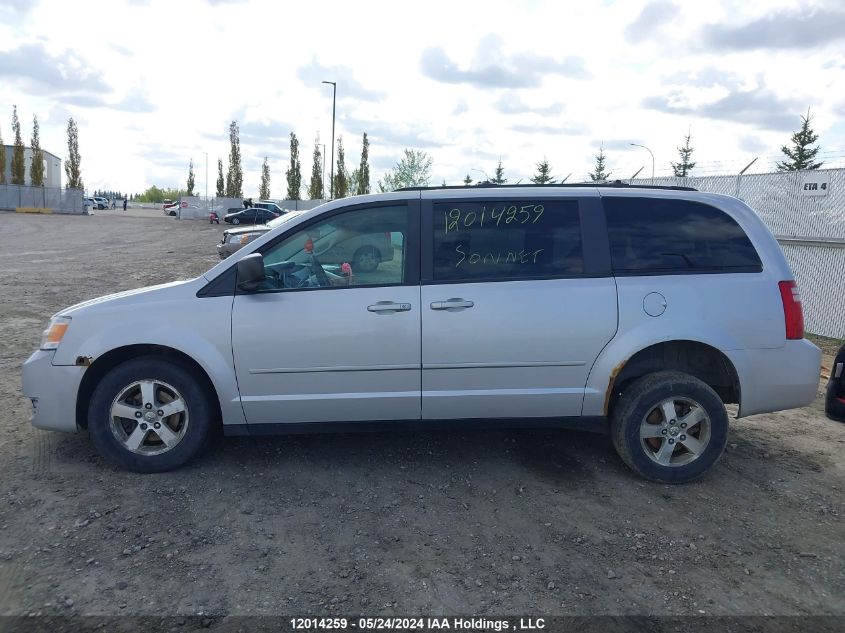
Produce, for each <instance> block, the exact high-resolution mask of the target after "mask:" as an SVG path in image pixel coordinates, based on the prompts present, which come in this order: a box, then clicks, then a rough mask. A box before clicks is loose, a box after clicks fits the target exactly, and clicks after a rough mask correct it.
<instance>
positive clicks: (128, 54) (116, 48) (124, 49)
mask: <svg viewBox="0 0 845 633" xmlns="http://www.w3.org/2000/svg"><path fill="white" fill-rule="evenodd" d="M109 48H111V49H112V50H113V51H117V52H118V53H120V54H121V55H123V56H125V57H131V56H132V49H131V48H127V47H125V46H121V45H120V44H115V43H114V42H109Z"/></svg>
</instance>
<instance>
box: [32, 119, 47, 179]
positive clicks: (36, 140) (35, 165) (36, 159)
mask: <svg viewBox="0 0 845 633" xmlns="http://www.w3.org/2000/svg"><path fill="white" fill-rule="evenodd" d="M30 147H31V148H32V167H30V169H29V181H30V183H32V186H33V187H43V186H44V151H43V150H42V149H41V137H40V136H39V134H38V117H37V116H35V115H33V117H32V142H31V143H30Z"/></svg>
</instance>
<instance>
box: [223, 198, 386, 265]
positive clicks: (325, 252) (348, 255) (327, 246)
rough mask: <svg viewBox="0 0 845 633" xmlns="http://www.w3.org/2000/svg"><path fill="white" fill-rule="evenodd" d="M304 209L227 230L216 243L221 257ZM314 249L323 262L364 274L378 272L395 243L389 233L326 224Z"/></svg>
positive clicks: (227, 255) (226, 255)
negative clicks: (345, 228) (359, 230)
mask: <svg viewBox="0 0 845 633" xmlns="http://www.w3.org/2000/svg"><path fill="white" fill-rule="evenodd" d="M302 213H303V211H290V212H288V213H286V214H285V215H283V216H281V217H278V218H276V219H275V220H271V221H270V222H268V223H267V224H266V225H264V226H253V227H245V228H238V229H227V230H226V231H224V232H223V238H222V240H221V241H220V243H219V244H218V245H217V254H218V255H219V256H220V259H225V258H226V257H229V256H230V255H231V254H232V253H234V252H235V251H237V250H238V249H240V248H242V247H244V246H245V245H246V244H249V242H251V241H252V240H254V239H255V238H256V237H259V236H261V235H263V234H264V233H266V232H267V231H270V230H272V229H274V228H276V227H277V226H279V225H280V224H282V223H283V222H286V221H287V220H288V219H291V218H292V217H296V216H298V215H300V214H302ZM314 252H315V253H316V254H317V255H318V256H319V258H320V261H321V262H322V263H323V264H335V265H338V266H339V265H341V264H343V263H349V264H350V265H351V267H352V270H353V271H355V272H361V273H371V272H373V271H375V270H376V269H377V268H378V267H379V264H381V263H382V262H389V261H392V260H393V244H392V243H391V235H390V233H389V232H384V233H372V234H369V235H361V234H358V233H353V234H350V233H349V232H346V231H341V230H337V229H336V228H335V227H333V226H332V225H330V224H327V225H326V226H325V227H324V228H323V230H322V231H321V235H320V237H319V238H318V239H316V241H314Z"/></svg>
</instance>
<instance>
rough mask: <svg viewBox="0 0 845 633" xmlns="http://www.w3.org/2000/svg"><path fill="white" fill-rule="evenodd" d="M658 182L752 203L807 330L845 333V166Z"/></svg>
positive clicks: (657, 182)
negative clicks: (795, 290) (776, 247)
mask: <svg viewBox="0 0 845 633" xmlns="http://www.w3.org/2000/svg"><path fill="white" fill-rule="evenodd" d="M629 182H637V183H642V184H650V183H651V180H650V179H644V180H643V179H640V180H638V181H629ZM654 184H655V185H676V186H685V187H694V188H695V189H698V190H699V191H707V192H711V193H724V194H727V195H731V196H736V197H737V198H740V199H741V200H743V201H744V202H745V203H746V204H748V205H749V206H750V207H751V208H752V209H754V210H755V211H756V212H757V214H758V215H759V216H760V218H761V219H762V220H763V222H765V223H766V225H767V226H768V227H769V229H770V230H771V231H772V233H774V234H775V237H776V238H777V240H778V242H780V244H781V248H782V249H783V252H784V255H786V259H787V260H788V261H789V265H790V266H791V267H792V272H793V273H794V274H795V278H796V280H797V281H798V285H799V287H800V288H801V297H802V300H803V303H804V317H805V319H806V326H807V331H808V332H812V333H814V334H820V335H822V336H830V337H834V338H839V339H842V338H845V301H843V295H845V282H843V277H845V273H843V271H845V169H819V170H814V171H798V172H776V173H770V174H749V175H744V176H705V177H698V178H697V177H691V178H655V179H654Z"/></svg>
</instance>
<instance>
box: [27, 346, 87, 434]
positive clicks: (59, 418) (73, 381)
mask: <svg viewBox="0 0 845 633" xmlns="http://www.w3.org/2000/svg"><path fill="white" fill-rule="evenodd" d="M54 354H55V352H53V351H48V352H45V351H42V350H38V351H37V352H34V353H33V354H32V356H30V357H29V358H28V359H27V360H26V362H25V363H24V364H23V368H22V369H21V384H22V391H23V394H24V396H26V397H27V398H30V399H31V400H32V401H33V403H32V404H33V407H32V418H31V419H30V422H31V423H32V426H34V427H36V428H39V429H46V430H48V431H65V432H70V433H74V432H76V431H77V430H78V429H77V427H76V396H77V394H78V393H79V383H80V382H82V376H83V374H84V373H85V367H77V366H74V365H70V366H67V365H53V364H52V360H53V355H54Z"/></svg>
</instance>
